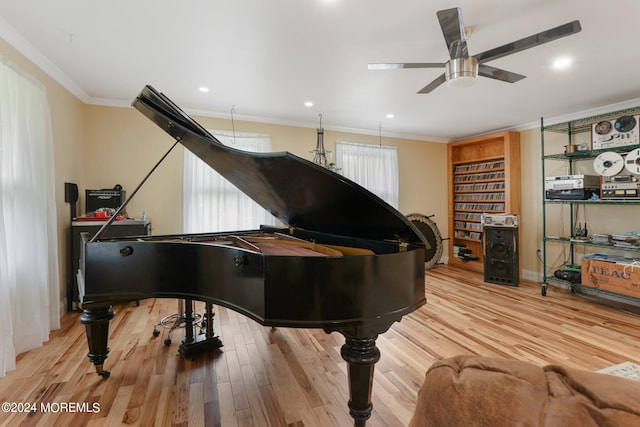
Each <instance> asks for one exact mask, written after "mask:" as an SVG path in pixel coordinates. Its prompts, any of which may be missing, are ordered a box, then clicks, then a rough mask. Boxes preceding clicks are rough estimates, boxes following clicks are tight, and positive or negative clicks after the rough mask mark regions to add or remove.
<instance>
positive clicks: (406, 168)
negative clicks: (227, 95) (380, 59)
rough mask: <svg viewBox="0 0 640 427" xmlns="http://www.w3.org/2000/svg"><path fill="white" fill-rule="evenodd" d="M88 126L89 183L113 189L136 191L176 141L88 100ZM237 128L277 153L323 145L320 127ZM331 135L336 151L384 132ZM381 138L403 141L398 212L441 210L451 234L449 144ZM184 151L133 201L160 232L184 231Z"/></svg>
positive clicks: (217, 124)
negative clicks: (265, 139) (266, 138)
mask: <svg viewBox="0 0 640 427" xmlns="http://www.w3.org/2000/svg"><path fill="white" fill-rule="evenodd" d="M135 95H136V94H133V95H132V98H133V97H134V96H135ZM196 119H197V120H198V121H199V122H200V123H201V124H202V125H203V126H204V127H206V128H208V129H216V130H231V128H232V126H231V122H230V121H229V120H224V119H217V118H211V117H197V118H196ZM85 126H86V129H87V141H86V145H85V147H86V153H85V165H86V175H85V178H86V179H85V183H86V186H87V188H111V187H113V186H114V185H115V184H116V183H118V184H121V185H122V186H123V187H124V188H125V189H126V190H127V191H128V192H129V193H130V192H131V191H133V190H134V189H135V187H136V185H137V184H138V183H139V182H140V181H141V180H142V178H143V177H144V176H145V175H146V174H147V172H148V171H149V170H151V168H152V167H153V165H154V164H155V163H156V162H157V161H158V160H159V159H160V158H161V157H162V155H163V154H164V153H165V152H166V151H167V150H168V149H169V148H170V146H171V144H172V142H173V140H172V138H171V137H170V136H169V135H167V134H166V133H165V132H163V131H161V130H160V128H158V127H157V126H156V125H155V124H154V123H152V122H151V121H150V120H149V119H147V118H146V117H145V116H143V115H142V114H141V113H139V112H138V111H137V110H134V109H132V108H116V107H98V106H87V107H86V123H85ZM235 129H236V131H237V132H256V133H263V134H268V135H270V137H271V142H272V149H273V151H290V152H292V153H295V154H297V155H299V156H302V157H304V158H308V159H310V156H311V155H310V154H309V151H310V150H312V149H313V148H315V145H316V130H315V129H309V128H301V127H293V126H283V125H273V124H266V123H255V122H242V121H240V122H238V121H236V123H235ZM324 139H325V147H326V149H327V150H331V151H335V143H336V141H350V142H359V143H365V144H375V145H378V144H379V137H378V136H371V135H360V134H350V133H343V132H335V131H331V130H326V129H325V137H324ZM382 143H383V144H384V145H387V146H395V147H398V161H399V164H400V165H401V167H400V177H399V178H400V198H399V210H400V211H401V212H402V213H404V214H409V213H413V212H418V213H424V214H428V215H432V214H434V215H435V216H434V217H433V219H434V220H435V221H436V222H438V223H439V224H440V228H441V231H442V232H443V234H446V223H447V222H446V218H447V202H446V201H447V194H446V191H447V190H446V188H447V187H446V186H447V184H446V182H447V181H446V155H447V151H446V148H447V147H446V145H445V144H441V143H432V142H424V141H412V140H406V139H397V138H387V137H383V138H382ZM182 150H183V148H182V147H181V146H178V147H177V148H176V149H175V150H174V152H172V153H171V154H170V155H169V157H167V159H166V160H165V162H164V163H163V164H162V165H161V166H160V167H159V168H158V169H157V170H156V172H155V173H154V174H153V175H152V176H151V178H150V179H149V181H148V182H147V183H146V184H145V186H144V187H143V188H142V189H141V190H140V192H139V193H138V194H137V195H136V197H135V199H133V200H132V201H131V203H130V204H129V206H128V207H127V212H128V213H129V215H130V216H132V217H140V216H141V215H142V212H143V211H146V212H147V216H148V217H149V218H151V219H152V226H153V233H154V234H168V233H181V232H182V153H183V151H182Z"/></svg>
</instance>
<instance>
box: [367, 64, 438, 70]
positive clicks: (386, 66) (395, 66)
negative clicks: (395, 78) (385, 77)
mask: <svg viewBox="0 0 640 427" xmlns="http://www.w3.org/2000/svg"><path fill="white" fill-rule="evenodd" d="M440 67H444V63H442V62H408V63H396V64H369V69H370V70H399V69H402V68H440Z"/></svg>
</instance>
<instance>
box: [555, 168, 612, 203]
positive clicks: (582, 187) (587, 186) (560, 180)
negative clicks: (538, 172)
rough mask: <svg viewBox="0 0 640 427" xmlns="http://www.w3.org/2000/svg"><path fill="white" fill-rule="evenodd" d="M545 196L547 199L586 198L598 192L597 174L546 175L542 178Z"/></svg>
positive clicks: (598, 179) (598, 178)
mask: <svg viewBox="0 0 640 427" xmlns="http://www.w3.org/2000/svg"><path fill="white" fill-rule="evenodd" d="M544 190H545V197H546V198H547V199H549V200H588V199H590V198H591V197H592V196H593V195H594V194H595V195H599V194H600V177H599V176H598V175H583V174H581V175H560V176H548V177H546V178H545V180H544Z"/></svg>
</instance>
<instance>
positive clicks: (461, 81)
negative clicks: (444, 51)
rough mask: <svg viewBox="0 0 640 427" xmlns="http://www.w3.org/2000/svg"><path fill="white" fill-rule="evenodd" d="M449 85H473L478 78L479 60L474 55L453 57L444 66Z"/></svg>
mask: <svg viewBox="0 0 640 427" xmlns="http://www.w3.org/2000/svg"><path fill="white" fill-rule="evenodd" d="M444 70H445V71H444V74H445V76H446V78H447V85H448V86H457V87H467V86H471V85H472V84H473V83H474V82H475V80H476V79H477V78H478V60H477V59H476V58H474V57H473V56H468V57H466V58H453V59H451V60H449V61H447V63H446V64H445V66H444Z"/></svg>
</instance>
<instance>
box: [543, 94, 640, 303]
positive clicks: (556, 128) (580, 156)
mask: <svg viewBox="0 0 640 427" xmlns="http://www.w3.org/2000/svg"><path fill="white" fill-rule="evenodd" d="M638 114H640V106H638V107H634V108H628V109H625V110H619V111H614V112H611V113H607V114H600V115H595V116H591V117H585V118H581V119H577V120H572V121H567V122H563V123H556V124H552V125H550V126H545V124H544V119H543V118H541V119H540V134H541V149H542V234H543V238H542V243H543V245H542V263H543V278H542V284H541V292H542V295H546V289H547V284H549V283H556V284H560V285H563V286H566V287H569V288H570V289H571V290H572V291H574V292H577V293H579V294H581V295H585V296H587V297H602V298H605V299H608V300H612V301H615V300H622V301H630V300H631V301H632V303H633V304H634V305H637V304H638V303H640V301H638V300H637V299H634V298H632V297H627V296H624V295H619V294H612V293H611V292H606V291H599V290H597V289H593V288H590V287H585V286H583V285H581V284H580V283H572V282H568V281H565V280H561V279H558V278H556V277H555V276H553V272H551V275H549V271H548V268H549V265H548V260H547V256H548V253H547V252H548V251H547V245H548V244H561V245H567V247H568V252H569V263H570V264H574V256H575V249H576V247H577V246H584V247H587V248H604V249H607V250H612V251H625V252H638V253H639V254H640V248H633V247H631V248H630V247H626V246H625V247H619V246H615V245H606V244H599V243H593V242H591V241H589V240H581V239H576V238H572V236H549V235H548V233H547V224H548V221H549V219H548V218H547V206H548V205H554V204H555V205H558V204H561V205H566V206H568V208H569V214H568V215H569V229H570V230H572V231H571V233H573V230H574V229H575V224H574V219H575V216H574V214H575V209H576V208H577V206H580V205H584V206H598V205H627V206H629V205H640V200H548V199H546V194H545V191H544V188H545V187H544V186H545V177H546V173H545V166H546V163H547V161H560V162H565V163H566V164H567V171H568V174H569V175H571V174H573V171H574V167H575V165H576V162H580V161H585V160H593V159H595V158H596V157H597V156H598V155H599V154H600V153H603V152H605V151H615V152H619V153H625V152H629V151H632V150H634V149H636V148H640V145H629V146H624V147H617V148H606V149H599V150H584V151H577V152H573V153H547V152H546V150H545V132H552V133H559V134H564V135H566V138H567V139H566V143H567V144H568V145H569V144H574V143H575V141H574V140H575V139H576V137H577V135H580V134H585V133H590V132H591V125H592V124H593V123H598V122H599V121H602V120H614V119H616V118H618V117H620V116H623V115H638ZM639 125H640V124H639Z"/></svg>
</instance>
